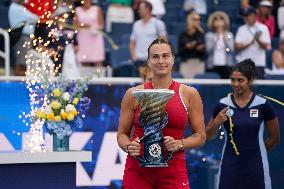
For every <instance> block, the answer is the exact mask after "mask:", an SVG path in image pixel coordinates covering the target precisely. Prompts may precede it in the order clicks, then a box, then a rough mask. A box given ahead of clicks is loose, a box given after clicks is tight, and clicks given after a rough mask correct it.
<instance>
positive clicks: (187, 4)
mask: <svg viewBox="0 0 284 189" xmlns="http://www.w3.org/2000/svg"><path fill="white" fill-rule="evenodd" d="M183 10H184V11H185V12H186V13H191V12H192V11H195V12H197V13H198V14H200V15H206V14H207V4H206V0H184V1H183Z"/></svg>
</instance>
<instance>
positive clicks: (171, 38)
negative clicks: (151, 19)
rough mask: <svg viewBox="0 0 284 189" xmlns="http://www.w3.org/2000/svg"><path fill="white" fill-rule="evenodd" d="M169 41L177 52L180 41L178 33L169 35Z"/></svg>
mask: <svg viewBox="0 0 284 189" xmlns="http://www.w3.org/2000/svg"><path fill="white" fill-rule="evenodd" d="M168 38H169V42H170V43H171V45H172V46H173V48H174V52H175V54H177V52H178V41H177V36H176V35H168Z"/></svg>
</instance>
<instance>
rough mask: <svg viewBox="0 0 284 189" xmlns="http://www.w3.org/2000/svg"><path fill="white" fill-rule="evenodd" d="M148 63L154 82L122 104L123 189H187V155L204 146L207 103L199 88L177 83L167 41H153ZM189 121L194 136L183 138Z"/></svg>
mask: <svg viewBox="0 0 284 189" xmlns="http://www.w3.org/2000/svg"><path fill="white" fill-rule="evenodd" d="M147 64H148V66H149V67H150V68H151V70H152V72H153V77H152V81H148V82H146V83H144V84H142V85H138V86H136V87H133V88H130V89H128V90H127V92H126V94H125V96H124V98H123V100H122V103H121V112H120V121H119V128H118V133H117V141H118V144H119V146H120V148H121V149H122V150H124V151H125V152H127V153H128V156H127V160H126V165H125V170H124V176H123V183H122V188H125V189H131V188H135V189H137V188H143V189H152V188H163V189H167V188H170V189H172V188H180V189H183V188H187V189H188V188H189V182H188V172H187V168H186V159H185V153H184V150H185V149H188V148H195V147H199V146H201V145H203V144H204V142H205V138H206V136H205V126H204V115H203V104H202V101H201V98H200V96H199V93H198V92H197V90H196V89H194V88H193V87H189V86H186V85H183V84H180V83H178V82H176V81H173V80H172V77H171V70H172V66H173V64H174V51H173V48H172V46H171V45H170V44H169V43H168V41H166V40H164V39H156V40H154V41H153V42H152V44H151V45H150V46H149V48H148V59H147ZM187 122H189V123H190V127H191V130H192V133H193V134H192V135H191V136H189V137H186V138H184V130H185V127H186V125H187ZM164 154H165V156H167V157H164Z"/></svg>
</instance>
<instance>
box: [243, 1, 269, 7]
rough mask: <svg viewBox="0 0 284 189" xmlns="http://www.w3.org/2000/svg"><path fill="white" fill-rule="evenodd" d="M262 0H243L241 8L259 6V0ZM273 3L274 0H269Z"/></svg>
mask: <svg viewBox="0 0 284 189" xmlns="http://www.w3.org/2000/svg"><path fill="white" fill-rule="evenodd" d="M260 1H261V0H241V8H242V9H247V8H249V7H254V8H257V6H258V5H259V2H260ZM269 1H270V2H271V3H273V0H269Z"/></svg>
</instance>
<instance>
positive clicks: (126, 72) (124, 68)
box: [113, 61, 138, 77]
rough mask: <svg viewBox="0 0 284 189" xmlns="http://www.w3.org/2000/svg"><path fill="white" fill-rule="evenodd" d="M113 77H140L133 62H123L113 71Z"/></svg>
mask: <svg viewBox="0 0 284 189" xmlns="http://www.w3.org/2000/svg"><path fill="white" fill-rule="evenodd" d="M113 77H138V70H137V69H136V67H135V66H134V65H133V64H132V63H131V62H128V61H123V62H120V63H119V65H118V66H117V67H116V68H115V69H113Z"/></svg>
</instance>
